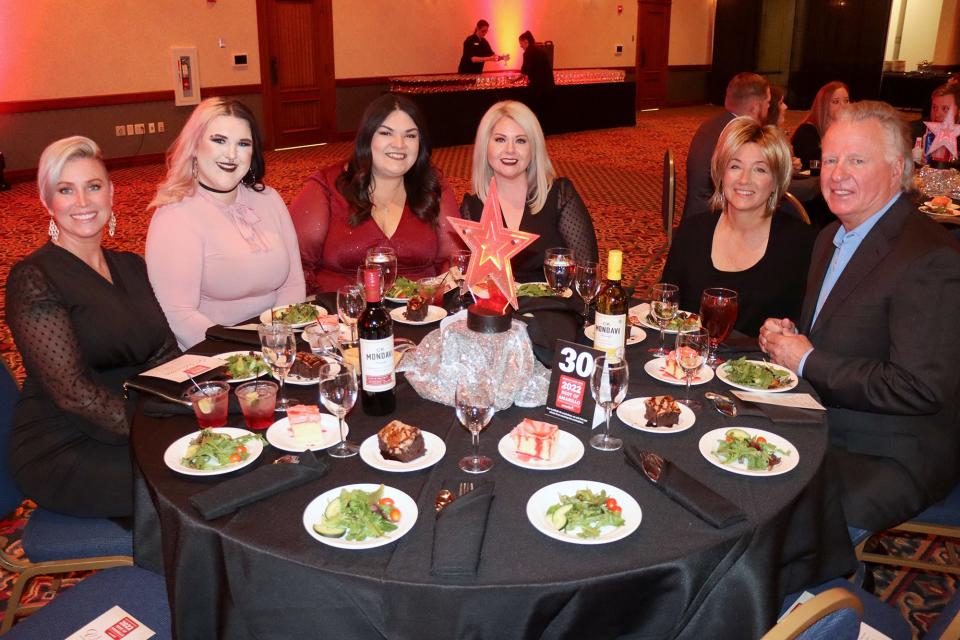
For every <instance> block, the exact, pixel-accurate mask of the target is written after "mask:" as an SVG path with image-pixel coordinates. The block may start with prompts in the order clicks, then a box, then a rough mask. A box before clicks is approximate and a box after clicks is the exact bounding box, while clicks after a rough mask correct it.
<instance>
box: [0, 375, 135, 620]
mask: <svg viewBox="0 0 960 640" xmlns="http://www.w3.org/2000/svg"><path fill="white" fill-rule="evenodd" d="M19 397H20V390H19V388H18V387H17V383H16V381H15V380H14V378H13V375H11V373H10V370H9V369H7V368H6V366H5V367H4V370H3V372H0V509H2V513H3V514H7V513H10V512H11V511H13V510H14V509H15V508H16V507H17V505H18V504H20V502H21V501H22V500H23V496H22V494H20V491H19V489H18V488H17V485H16V483H15V482H14V481H13V476H12V475H11V474H10V469H9V467H8V466H7V442H8V441H9V439H10V427H11V421H12V419H13V411H14V408H15V407H16V404H17V400H18V399H19ZM21 545H22V547H23V551H24V554H23V555H22V556H20V557H15V556H13V555H11V554H10V553H8V552H7V544H6V541H5V540H4V541H3V544H2V545H0V568H3V569H5V570H7V571H10V572H13V573H14V574H16V577H15V578H14V580H13V583H12V585H11V588H10V597H9V599H8V600H7V605H6V611H5V613H4V616H3V622H2V623H0V635H2V634H4V633H6V632H7V631H8V630H9V629H10V627H11V626H12V625H13V622H14V618H15V617H16V615H17V614H18V613H27V612H29V611H33V610H35V609H37V608H38V607H39V606H40V605H29V606H23V607H21V606H20V598H21V596H22V595H23V591H24V588H25V587H26V586H27V585H28V584H29V583H30V581H31V580H32V579H33V578H34V577H36V576H40V575H58V574H63V573H69V572H71V571H89V570H93V569H105V568H108V567H118V566H125V565H131V564H133V557H132V556H133V534H132V533H131V532H130V531H127V530H126V529H124V528H123V527H121V526H120V525H119V524H117V523H116V522H113V521H112V520H108V519H106V518H76V517H73V516H66V515H62V514H58V513H53V512H52V511H47V510H46V509H43V508H40V507H38V508H37V509H35V510H34V512H33V514H32V515H31V516H30V519H29V520H28V521H27V525H26V527H24V529H23V535H22V537H21ZM59 586H60V579H59V578H56V579H55V581H54V589H55V590H56V589H58V588H59Z"/></svg>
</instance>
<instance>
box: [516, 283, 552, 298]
mask: <svg viewBox="0 0 960 640" xmlns="http://www.w3.org/2000/svg"><path fill="white" fill-rule="evenodd" d="M517 295H518V296H525V297H527V298H546V297H547V296H552V295H553V289H551V288H550V287H548V286H547V285H545V284H544V283H542V282H526V283H524V284H520V285H517Z"/></svg>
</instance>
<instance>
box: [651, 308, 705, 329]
mask: <svg viewBox="0 0 960 640" xmlns="http://www.w3.org/2000/svg"><path fill="white" fill-rule="evenodd" d="M647 323H648V324H650V325H651V326H654V327H659V326H660V325H658V324H657V319H656V318H654V317H653V313H648V314H647ZM699 328H700V316H698V315H697V314H695V313H690V312H689V311H678V312H677V315H676V316H674V317H673V318H671V319H670V322H668V323H667V327H666V329H667V331H679V332H680V333H684V332H686V331H693V330H694V329H699Z"/></svg>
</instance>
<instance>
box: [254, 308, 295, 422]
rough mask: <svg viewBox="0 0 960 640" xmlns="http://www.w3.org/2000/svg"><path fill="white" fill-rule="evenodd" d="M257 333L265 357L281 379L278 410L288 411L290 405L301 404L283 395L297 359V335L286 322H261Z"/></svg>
mask: <svg viewBox="0 0 960 640" xmlns="http://www.w3.org/2000/svg"><path fill="white" fill-rule="evenodd" d="M257 333H258V334H259V335H260V351H261V352H262V353H263V359H264V360H266V361H267V364H269V365H270V367H271V368H272V369H273V372H274V375H275V376H277V379H278V380H280V393H279V394H278V396H277V411H286V410H287V409H288V408H289V407H292V406H295V405H298V404H300V402H299V401H298V400H289V399H287V398H285V397H284V396H283V383H284V382H285V381H286V379H287V372H288V371H290V367H292V366H293V362H294V360H296V359H297V337H296V335H294V333H293V328H292V327H291V326H290V325H289V324H287V323H286V322H271V323H269V324H261V325H260V326H259V327H257Z"/></svg>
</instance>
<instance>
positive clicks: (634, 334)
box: [583, 325, 647, 346]
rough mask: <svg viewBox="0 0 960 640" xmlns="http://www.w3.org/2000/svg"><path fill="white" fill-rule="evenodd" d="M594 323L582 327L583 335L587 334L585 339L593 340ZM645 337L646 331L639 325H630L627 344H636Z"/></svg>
mask: <svg viewBox="0 0 960 640" xmlns="http://www.w3.org/2000/svg"><path fill="white" fill-rule="evenodd" d="M595 326H596V325H590V326H589V327H586V328H584V330H583V335H585V336H587V340H593V336H594V334H595V333H596V330H595V329H594V327H595ZM646 339H647V332H646V331H644V330H643V329H641V328H640V327H636V326H633V325H631V326H630V336H629V337H628V338H627V346H630V345H632V344H637V343H639V342H643V341H644V340H646Z"/></svg>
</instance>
